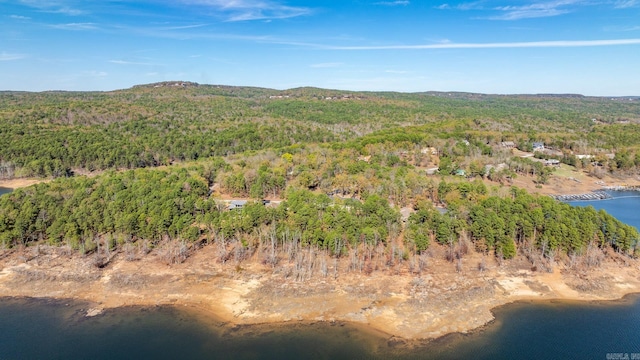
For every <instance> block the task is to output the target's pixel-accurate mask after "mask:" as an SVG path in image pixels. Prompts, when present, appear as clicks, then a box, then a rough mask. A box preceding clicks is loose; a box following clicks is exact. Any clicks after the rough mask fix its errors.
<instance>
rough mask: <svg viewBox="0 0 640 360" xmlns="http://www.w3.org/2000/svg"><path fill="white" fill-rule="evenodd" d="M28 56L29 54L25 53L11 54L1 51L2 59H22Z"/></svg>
mask: <svg viewBox="0 0 640 360" xmlns="http://www.w3.org/2000/svg"><path fill="white" fill-rule="evenodd" d="M26 57H27V55H25V54H11V53H6V52H4V51H3V52H1V53H0V61H11V60H20V59H24V58H26Z"/></svg>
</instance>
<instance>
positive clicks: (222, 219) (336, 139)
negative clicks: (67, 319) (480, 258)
mask: <svg viewBox="0 0 640 360" xmlns="http://www.w3.org/2000/svg"><path fill="white" fill-rule="evenodd" d="M639 122H640V100H638V99H622V98H614V99H611V98H587V97H581V96H548V95H547V96H544V95H538V96H525V95H521V96H515V95H514V96H498V95H481V94H466V93H416V94H401V93H358V92H346V91H337V90H323V89H315V88H299V89H292V90H285V91H278V90H270V89H260V88H236V87H226V86H210V85H198V84H193V83H160V84H152V85H145V86H137V87H134V88H132V89H128V90H120V91H113V92H105V93H99V92H88V93H80V92H77V93H76V92H69V93H67V92H47V93H20V92H3V93H0V178H14V177H25V176H35V177H43V178H47V179H49V180H51V181H49V182H45V183H41V184H38V185H35V186H32V187H28V188H24V189H18V190H16V191H14V192H12V193H10V194H7V195H4V196H2V197H0V247H2V248H13V247H22V246H34V245H38V244H49V245H53V246H63V247H66V248H68V249H70V250H73V251H79V252H81V253H83V254H92V255H94V256H95V259H96V265H98V266H104V265H105V264H107V263H108V262H109V260H110V259H111V258H112V256H114V254H117V253H124V254H125V255H126V257H127V259H129V260H135V259H136V258H138V257H139V256H143V255H144V254H146V253H148V252H150V251H153V250H154V249H161V251H163V254H164V255H165V259H166V261H167V262H169V263H172V262H181V261H183V260H184V259H186V257H187V256H188V255H189V254H190V253H191V252H193V251H196V250H197V248H198V247H200V246H205V245H207V246H216V248H217V249H218V251H217V253H218V254H219V255H218V259H217V260H218V261H221V262H226V261H231V260H233V261H236V262H240V261H243V260H245V259H248V258H253V259H256V258H258V259H260V260H261V261H263V262H264V263H265V264H269V265H271V266H273V267H276V266H277V265H278V264H279V263H280V262H281V261H285V260H288V261H294V262H296V264H299V266H297V267H296V269H298V270H299V271H300V272H302V271H303V270H304V266H303V265H302V264H303V263H304V261H305V259H306V260H307V261H308V260H309V257H310V256H311V257H314V259H315V258H317V259H320V260H318V261H320V263H321V264H324V266H323V265H320V268H321V269H324V270H325V271H326V269H327V266H326V262H327V261H331V259H339V258H347V259H348V260H349V263H350V267H351V268H352V269H354V270H359V271H374V270H377V269H384V268H389V267H393V266H395V265H396V264H404V265H406V266H408V267H409V268H411V269H412V270H413V271H420V269H422V267H423V265H424V262H425V260H424V256H425V254H427V253H428V252H429V248H430V246H431V245H433V244H439V245H441V246H445V247H446V248H447V249H448V251H447V258H448V259H449V260H451V261H452V262H456V261H459V260H460V259H461V258H462V257H464V256H465V254H466V253H468V252H469V251H472V250H473V251H477V252H480V253H482V254H485V255H486V256H492V257H495V258H496V259H498V260H500V261H502V260H503V259H509V258H512V257H514V256H516V255H518V254H521V255H523V256H525V257H527V259H529V260H530V261H531V263H532V264H533V265H535V266H539V267H541V268H546V267H548V265H549V264H550V263H551V262H553V261H554V259H556V258H558V257H563V258H571V259H575V258H576V257H582V258H584V259H585V260H584V261H587V262H588V263H589V264H596V263H597V262H598V259H599V258H598V256H596V255H594V254H602V253H603V250H607V249H610V250H613V251H616V252H618V253H621V254H625V255H627V256H637V255H639V253H640V244H639V240H640V235H638V232H637V230H636V229H635V228H633V227H631V226H628V225H625V224H623V223H621V222H619V221H618V220H616V219H614V218H613V217H611V216H610V215H608V214H606V213H605V212H603V211H596V210H594V209H593V208H591V207H588V208H575V207H571V206H569V205H567V204H564V203H561V202H558V201H555V200H553V199H552V198H550V197H546V196H540V195H532V194H529V193H527V192H526V191H524V190H522V189H518V188H515V187H510V186H508V185H509V180H510V179H513V178H515V177H517V176H533V177H535V178H536V181H537V182H538V183H540V184H544V183H545V182H546V181H547V179H548V177H549V175H550V174H551V173H552V172H553V168H551V167H548V166H545V165H544V162H543V161H542V159H550V158H551V159H558V160H559V161H561V162H562V163H564V164H567V165H568V166H571V167H573V168H577V169H582V170H584V171H586V172H587V173H589V174H590V175H592V176H599V175H602V174H607V173H608V174H618V175H625V174H626V175H629V174H637V173H638V169H640V148H638V144H637V141H636V140H637V139H638V138H640V126H639ZM535 143H544V144H545V149H546V150H548V152H547V153H535V156H533V155H534V153H533V152H532V151H533V150H532V148H533V146H534V144H535ZM505 144H512V145H513V146H511V145H509V146H505ZM511 147H515V148H516V149H517V150H518V151H521V152H531V153H530V154H531V157H521V156H516V155H515V153H514V150H513V149H511ZM429 169H432V170H431V171H432V173H431V174H433V171H435V174H433V175H426V174H428V173H429V172H428V171H429ZM92 172H93V174H92ZM79 174H89V175H90V176H84V175H79ZM485 180H489V181H490V182H491V183H492V184H493V185H487V182H486V181H485ZM503 185H504V186H503ZM231 198H236V199H244V200H248V202H246V203H245V202H243V203H242V206H240V207H239V208H237V209H230V207H229V199H231ZM265 199H266V200H265ZM244 200H243V201H244Z"/></svg>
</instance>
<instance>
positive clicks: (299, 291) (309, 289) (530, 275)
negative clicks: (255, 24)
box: [0, 247, 640, 339]
mask: <svg viewBox="0 0 640 360" xmlns="http://www.w3.org/2000/svg"><path fill="white" fill-rule="evenodd" d="M213 252H214V249H213V248H211V247H205V248H203V249H200V250H199V251H197V252H195V253H194V254H193V256H191V257H190V258H188V259H187V261H185V262H184V263H182V264H178V265H167V264H166V263H164V262H162V261H161V259H160V258H159V256H158V255H157V254H154V252H151V253H150V254H148V255H146V256H144V257H142V259H140V260H136V261H126V260H125V259H124V255H123V254H116V255H115V256H114V257H113V259H112V261H111V262H110V263H109V264H108V265H107V266H105V267H104V268H98V267H96V266H95V261H94V260H93V259H92V257H91V256H81V255H78V254H70V253H69V252H65V251H64V250H62V249H59V248H48V247H39V248H27V249H22V250H5V251H4V252H2V253H0V296H28V297H51V298H71V299H78V300H84V301H89V302H91V303H92V304H93V305H92V308H91V309H90V310H89V311H88V315H89V316H91V315H97V314H99V313H100V312H101V311H102V310H103V309H106V308H113V307H120V306H127V305H143V306H155V305H167V304H172V305H179V306H189V307H191V308H193V309H195V310H197V311H203V312H206V313H208V314H213V315H215V316H217V317H219V318H221V319H222V320H224V321H227V322H229V323H231V324H259V323H281V322H290V321H349V322H353V323H356V324H362V325H367V326H370V327H371V328H373V329H376V330H378V331H381V332H384V333H386V334H389V336H392V335H393V336H396V337H400V338H405V339H426V338H434V337H439V336H442V335H444V334H447V333H451V332H467V331H469V330H472V329H474V328H477V327H479V326H482V325H484V324H486V323H487V322H489V321H491V320H492V319H493V315H492V313H491V309H492V308H494V307H496V306H499V305H503V304H506V303H509V302H512V301H515V300H527V299H536V300H538V299H571V300H605V299H616V298H620V297H622V296H623V295H625V294H627V293H632V292H640V277H639V274H640V271H639V270H640V262H638V260H631V259H628V258H623V257H618V258H616V257H614V258H609V259H608V260H606V261H605V262H604V264H603V265H601V266H600V267H597V268H592V269H590V270H586V271H577V270H575V269H567V266H566V265H557V266H556V267H555V268H554V271H553V272H552V273H549V272H541V271H532V269H531V268H530V266H529V265H528V263H527V262H526V261H525V260H524V259H515V260H512V261H509V262H505V263H503V264H502V265H499V264H498V263H496V262H495V261H494V260H493V259H485V263H486V266H485V268H486V269H485V270H484V271H480V270H479V266H478V264H479V262H480V261H482V256H481V255H480V254H475V253H474V254H471V255H470V256H467V257H465V258H464V259H463V260H462V266H461V267H460V266H458V267H456V266H454V265H453V264H452V263H450V262H448V261H446V260H444V258H443V257H441V256H440V254H439V253H438V249H435V250H434V253H433V255H432V256H431V257H430V258H429V260H428V264H427V266H426V269H425V270H422V271H421V272H420V273H415V272H413V273H409V272H408V270H405V269H404V267H402V266H398V267H396V268H393V269H387V270H383V271H382V270H381V271H373V272H372V273H371V274H369V275H367V274H364V273H361V272H348V271H347V270H346V264H341V263H338V264H337V265H338V271H337V272H335V273H334V272H332V271H329V272H328V275H326V276H321V275H320V274H317V275H314V276H311V277H310V278H307V279H303V280H300V279H296V278H294V277H293V276H290V275H287V274H286V272H283V271H274V270H273V269H271V268H270V267H267V266H265V265H262V264H261V263H260V262H259V261H248V262H243V263H241V264H239V265H236V264H233V263H227V264H219V263H217V262H216V261H215V260H213V259H214V254H213ZM283 268H286V267H283Z"/></svg>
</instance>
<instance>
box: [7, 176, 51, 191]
mask: <svg viewBox="0 0 640 360" xmlns="http://www.w3.org/2000/svg"><path fill="white" fill-rule="evenodd" d="M48 181H50V180H48V179H38V178H15V179H0V188H6V189H12V190H16V189H20V188H24V187H28V186H31V185H35V184H40V183H43V182H48Z"/></svg>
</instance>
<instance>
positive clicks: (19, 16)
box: [9, 15, 31, 20]
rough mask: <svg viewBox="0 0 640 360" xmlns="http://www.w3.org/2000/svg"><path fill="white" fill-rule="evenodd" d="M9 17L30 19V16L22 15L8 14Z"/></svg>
mask: <svg viewBox="0 0 640 360" xmlns="http://www.w3.org/2000/svg"><path fill="white" fill-rule="evenodd" d="M9 17H10V18H12V19H15V20H31V18H30V17H28V16H22V15H9Z"/></svg>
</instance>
